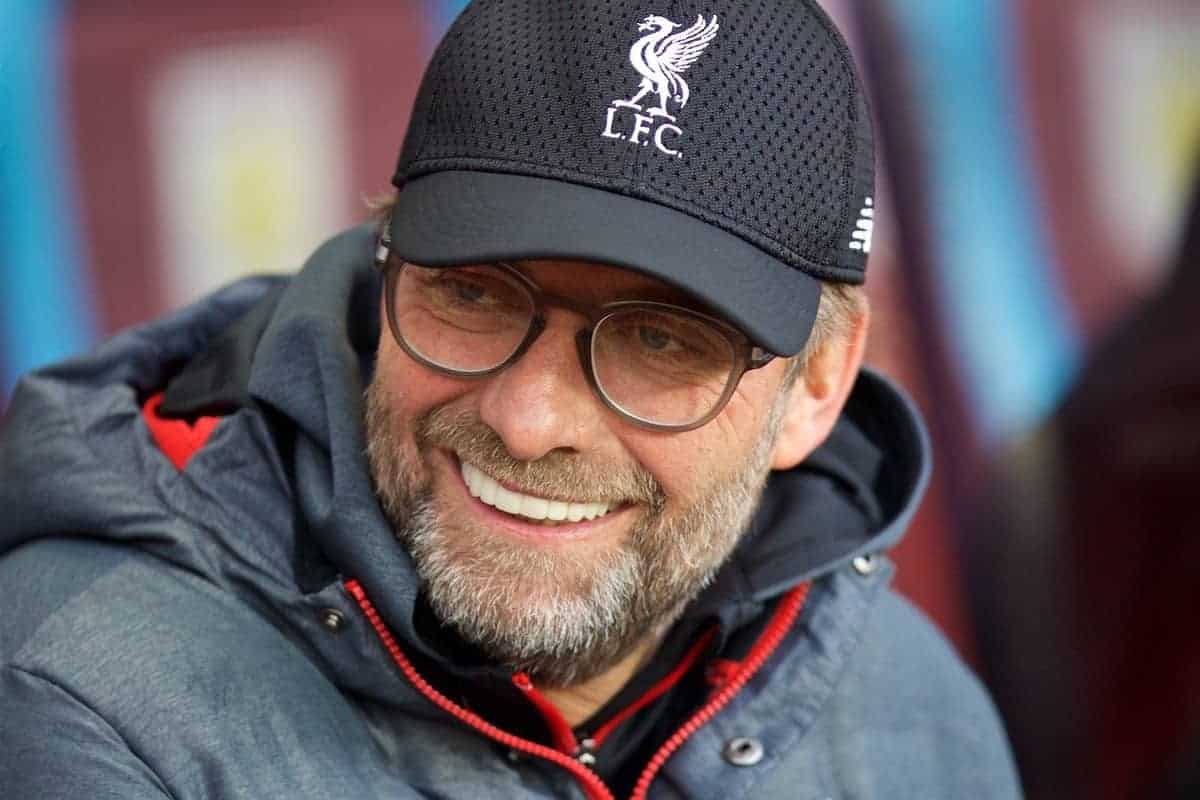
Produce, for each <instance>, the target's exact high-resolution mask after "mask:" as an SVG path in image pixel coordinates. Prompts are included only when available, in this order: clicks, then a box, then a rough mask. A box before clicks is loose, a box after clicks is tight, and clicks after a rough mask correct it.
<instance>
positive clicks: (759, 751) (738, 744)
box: [721, 736, 763, 767]
mask: <svg viewBox="0 0 1200 800" xmlns="http://www.w3.org/2000/svg"><path fill="white" fill-rule="evenodd" d="M721 755H722V756H724V758H725V760H726V761H728V762H729V763H730V764H733V765H734V766H735V767H753V766H754V765H755V764H757V763H758V762H760V761H762V759H763V746H762V742H760V741H759V740H758V739H750V738H748V737H745V736H739V737H737V738H736V739H730V740H729V741H728V742H726V743H725V749H724V750H723V751H722V752H721Z"/></svg>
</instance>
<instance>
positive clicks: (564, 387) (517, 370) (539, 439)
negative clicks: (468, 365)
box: [479, 313, 605, 461]
mask: <svg viewBox="0 0 1200 800" xmlns="http://www.w3.org/2000/svg"><path fill="white" fill-rule="evenodd" d="M554 316H559V315H558V314H557V313H555V314H554ZM571 316H573V315H569V314H563V315H561V318H560V319H559V320H557V321H555V320H553V319H552V320H550V321H549V323H548V324H547V327H546V329H545V330H544V331H542V333H541V335H540V336H539V337H538V338H537V340H536V341H534V343H533V345H532V346H531V347H530V348H529V350H527V351H526V352H525V354H524V355H522V356H521V358H520V359H518V360H517V362H516V363H515V364H512V365H510V366H509V367H508V368H507V369H505V370H504V371H503V372H500V373H498V374H497V375H494V376H492V377H491V378H488V379H487V383H486V384H485V385H484V387H483V391H482V394H481V396H480V401H479V402H480V409H479V416H480V419H481V420H482V421H483V422H484V423H485V424H487V425H488V426H489V427H490V428H491V429H492V430H494V431H495V432H496V433H497V434H498V435H499V436H500V438H501V439H503V440H504V444H505V446H506V447H507V448H508V452H509V455H511V456H512V457H513V458H515V459H517V460H519V461H534V460H536V459H539V458H541V457H542V456H545V455H546V454H548V453H550V452H553V451H554V450H568V451H572V452H587V451H589V450H591V449H593V448H594V447H595V446H596V443H597V436H598V434H599V432H600V431H601V430H602V429H603V427H604V414H605V409H604V408H603V406H601V405H600V402H599V400H597V399H596V397H595V396H594V395H593V394H592V391H591V388H590V387H589V385H588V381H587V377H586V376H585V375H584V374H583V367H582V365H581V364H580V363H579V356H578V355H577V353H576V348H575V339H574V336H575V326H574V325H573V324H572V323H570V322H569V321H568V320H569V319H570V317H571Z"/></svg>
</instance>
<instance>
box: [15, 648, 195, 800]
mask: <svg viewBox="0 0 1200 800" xmlns="http://www.w3.org/2000/svg"><path fill="white" fill-rule="evenodd" d="M0 668H3V669H7V670H10V671H11V672H15V673H19V674H21V675H25V676H27V677H29V678H32V679H33V680H35V681H38V682H40V683H44V684H46V685H47V686H49V687H50V688H52V689H54V690H56V691H58V692H59V693H61V694H63V695H64V696H66V697H67V698H68V699H69V700H70V701H71V702H72V703H74V704H75V705H77V706H79V707H81V708H83V709H86V710H87V712H88V713H89V714H90V715H91V716H92V717H93V718H95V719H97V720H99V721H100V723H101V724H102V725H103V726H104V727H105V728H106V729H108V730H109V731H111V732H112V734H113V736H115V737H117V739H118V740H119V741H120V742H121V744H123V745H124V746H125V749H126V750H128V751H129V754H130V755H132V756H133V757H134V758H136V759H137V760H138V762H140V763H141V764H142V765H143V766H145V768H146V770H147V771H148V772H149V773H150V774H151V775H153V776H154V780H155V783H156V784H157V785H158V789H159V790H160V791H161V792H162V793H163V794H164V795H165V796H166V797H168V798H170V800H176V798H175V794H174V792H172V791H171V790H170V789H169V788H168V787H167V785H166V783H165V782H164V781H163V779H162V776H161V775H159V774H158V772H157V771H156V770H155V769H154V767H152V766H151V765H150V762H148V761H147V760H146V759H145V758H144V757H143V756H142V754H141V753H139V752H138V751H137V750H136V749H135V748H134V747H133V745H132V744H130V742H129V740H128V739H127V738H125V736H124V735H123V734H122V733H121V732H120V731H119V730H117V729H116V727H115V726H113V724H112V723H111V722H110V721H109V720H108V719H107V718H106V717H105V716H104V715H103V714H101V713H100V712H99V711H97V710H96V709H95V708H93V707H92V706H91V704H89V703H88V702H87V701H86V700H84V699H83V698H82V697H80V696H79V695H77V694H75V693H74V692H72V691H71V690H70V689H68V688H67V687H65V686H63V685H62V684H61V683H59V682H58V681H56V680H54V678H52V677H51V676H49V675H43V674H42V673H40V672H36V671H33V670H29V669H26V668H24V667H21V666H18V665H17V664H12V663H8V664H4V665H0Z"/></svg>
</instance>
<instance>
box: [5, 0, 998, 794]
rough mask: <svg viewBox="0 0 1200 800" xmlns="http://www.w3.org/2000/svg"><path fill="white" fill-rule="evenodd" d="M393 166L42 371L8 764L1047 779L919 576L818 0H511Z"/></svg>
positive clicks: (46, 774)
mask: <svg viewBox="0 0 1200 800" xmlns="http://www.w3.org/2000/svg"><path fill="white" fill-rule="evenodd" d="M393 182H394V184H395V186H396V190H397V191H396V193H395V195H394V197H393V198H391V199H390V200H389V201H388V203H387V204H386V208H384V209H383V210H382V211H381V215H380V221H379V222H378V223H377V224H375V225H370V226H365V227H362V228H359V229H356V230H352V231H349V232H346V233H344V234H341V235H340V236H338V237H336V238H334V239H333V240H332V241H331V242H329V243H328V244H327V245H325V246H324V247H322V248H321V249H320V250H319V251H318V252H317V253H315V254H314V255H313V257H312V259H311V260H310V261H309V263H308V264H307V265H306V266H305V267H304V269H303V270H301V271H300V272H299V273H298V274H297V275H296V276H294V277H292V278H290V279H283V278H279V279H260V280H252V281H247V282H243V283H240V284H236V285H234V286H232V287H230V288H228V289H226V290H224V291H222V292H219V293H218V294H216V295H214V296H213V297H211V298H209V299H207V300H205V301H203V302H201V303H200V304H198V305H196V306H194V307H192V308H189V309H186V310H184V311H181V312H179V313H177V314H175V315H173V316H171V317H169V318H166V319H163V320H160V321H156V322H153V323H150V324H147V325H145V326H143V327H141V328H137V329H134V330H132V331H129V332H127V333H125V334H122V335H121V336H119V337H117V338H116V339H115V340H113V341H112V342H109V343H107V344H105V345H104V346H102V347H101V348H99V349H98V350H97V351H96V352H95V353H93V354H90V355H88V356H85V357H82V358H80V359H78V360H75V361H71V362H68V363H65V364H63V365H60V366H57V367H53V368H50V369H47V370H44V371H42V372H40V373H37V374H35V375H32V376H29V377H28V378H27V379H26V380H25V381H24V382H23V383H22V384H21V386H20V388H19V390H18V392H17V394H16V396H15V398H14V402H13V405H12V409H11V412H10V415H9V419H8V421H7V424H6V427H5V429H4V432H3V434H2V438H0V473H2V474H3V481H2V482H0V504H2V505H3V507H4V508H5V510H6V513H5V515H4V517H3V519H2V520H0V554H3V555H0V585H3V586H4V587H5V588H6V589H7V590H8V594H9V597H10V598H11V599H12V601H13V605H11V606H10V609H9V614H7V615H6V618H5V620H4V622H3V623H0V795H3V796H5V797H9V796H12V797H21V798H32V799H33V800H41V799H48V798H67V797H79V796H87V797H113V798H117V797H120V798H167V797H170V798H176V799H177V800H182V799H183V798H230V799H232V800H242V799H248V798H266V797H272V798H274V797H287V798H327V797H334V796H354V797H387V798H417V797H446V798H450V797H453V798H475V797H503V798H530V799H532V798H547V797H580V796H584V797H587V798H591V800H599V798H607V797H612V796H621V797H625V796H632V797H638V798H641V797H656V798H677V797H721V798H728V797H762V798H771V797H780V798H784V797H786V798H801V799H802V800H803V799H804V798H812V799H813V800H817V799H818V798H850V797H856V798H874V797H880V798H894V797H921V798H963V797H972V798H1009V797H1016V796H1018V794H1019V789H1018V787H1017V783H1016V778H1015V775H1014V772H1013V767H1012V763H1011V759H1010V756H1009V753H1008V748H1007V745H1006V743H1005V739H1004V734H1003V731H1002V729H1001V726H1000V724H999V722H998V720H997V718H996V716H995V713H994V711H993V710H992V707H991V705H990V703H989V701H988V699H987V698H986V696H985V695H984V693H983V692H982V690H981V689H980V687H979V685H978V684H977V682H976V681H975V680H974V678H973V677H972V676H971V675H970V674H969V673H968V672H967V671H966V669H965V668H964V667H963V666H962V665H961V664H960V662H959V661H958V659H957V658H956V656H955V655H954V654H953V652H952V651H951V650H950V648H949V647H948V646H947V645H946V644H945V642H944V641H943V640H942V639H941V638H940V636H939V635H938V634H937V633H936V632H935V631H934V630H933V629H932V627H931V626H930V625H929V624H928V623H927V622H926V621H925V620H924V619H923V618H922V617H921V616H920V615H919V614H917V613H916V612H914V611H913V610H912V609H911V608H910V607H909V606H908V605H907V604H905V603H904V601H902V600H901V599H899V598H898V597H897V596H896V595H894V594H893V593H892V592H890V590H889V589H888V586H887V584H888V580H889V577H890V576H891V574H892V572H893V568H892V566H891V565H890V563H889V561H888V560H887V558H886V556H885V555H884V551H886V550H887V548H889V547H890V546H891V545H893V544H894V543H895V542H896V541H897V540H898V539H899V538H900V536H901V535H902V533H903V530H904V528H905V526H906V524H907V523H908V521H909V519H910V518H911V516H912V514H913V513H914V509H915V506H916V503H917V502H918V499H919V496H920V493H921V491H922V488H923V486H924V484H925V482H926V480H927V475H928V470H929V466H928V463H927V462H928V453H927V446H926V441H925V436H924V433H923V430H922V427H921V424H920V421H919V419H918V418H917V416H916V414H915V412H914V411H913V409H912V408H911V406H910V405H909V404H908V403H907V401H906V400H904V398H903V397H902V396H901V395H900V394H899V393H898V392H897V391H896V390H895V389H894V388H893V387H891V385H890V384H888V383H887V382H886V381H885V380H884V379H883V378H881V377H879V376H878V375H875V374H874V373H871V372H870V371H866V370H862V369H860V365H861V359H862V352H863V346H864V341H865V338H866V335H867V327H868V317H869V315H868V310H867V305H866V301H865V299H864V296H863V294H862V290H861V288H860V287H859V284H861V283H862V281H863V278H864V272H865V268H866V260H867V255H868V253H869V252H870V249H871V233H872V226H873V217H874V210H875V204H874V200H873V194H874V191H873V148H872V136H871V128H870V119H869V114H868V111H867V106H866V103H865V100H864V97H863V92H862V88H861V84H860V82H859V79H858V77H857V76H856V75H855V72H854V67H853V64H852V62H851V60H850V56H849V53H848V50H847V48H846V46H845V43H844V41H843V40H842V38H841V37H840V35H839V34H838V33H837V31H836V30H835V29H834V27H833V25H832V23H831V22H830V21H829V19H828V18H827V17H826V16H825V14H824V13H823V12H822V11H821V10H820V9H819V8H818V7H817V6H816V5H814V4H813V3H812V2H807V1H806V0H763V2H752V3H747V2H744V1H743V0H739V2H733V1H732V0H713V2H711V3H709V4H707V5H702V6H695V5H691V4H688V3H677V2H676V3H665V4H662V5H661V6H658V7H648V6H645V5H644V4H640V3H637V2H609V1H608V0H603V1H601V0H594V1H590V2H570V3H566V2H561V0H520V1H518V0H478V1H477V2H475V3H472V4H471V5H469V6H468V7H467V9H466V10H465V11H464V12H463V14H462V16H461V17H460V18H459V20H458V21H457V22H456V23H455V25H454V26H453V28H452V29H451V31H450V32H449V33H448V35H447V37H446V39H445V40H444V42H443V43H442V45H441V47H440V48H439V49H438V51H437V53H436V54H435V55H434V57H433V60H432V62H431V64H430V67H429V69H428V72H427V73H426V75H425V78H424V81H423V84H422V88H421V92H420V95H419V97H418V99H417V102H416V106H415V108H414V111H413V116H412V121H411V125H410V128H409V131H408V134H407V137H406V140H405V143H404V147H403V150H402V153H401V156H400V161H399V166H398V169H397V171H396V173H395V176H394V181H393ZM882 335H886V332H883V334H882Z"/></svg>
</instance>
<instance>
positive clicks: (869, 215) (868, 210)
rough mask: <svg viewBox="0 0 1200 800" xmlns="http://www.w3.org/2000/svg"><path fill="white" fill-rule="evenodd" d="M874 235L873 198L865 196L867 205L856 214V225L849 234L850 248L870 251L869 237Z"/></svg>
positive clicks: (865, 251)
mask: <svg viewBox="0 0 1200 800" xmlns="http://www.w3.org/2000/svg"><path fill="white" fill-rule="evenodd" d="M874 235H875V200H874V199H873V198H870V197H868V198H867V205H866V207H865V208H864V209H863V210H862V213H861V214H859V215H858V225H857V226H856V230H855V231H854V233H852V234H851V235H850V239H851V241H850V249H851V250H861V251H862V252H864V253H868V254H869V253H870V252H871V239H872V237H874Z"/></svg>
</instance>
